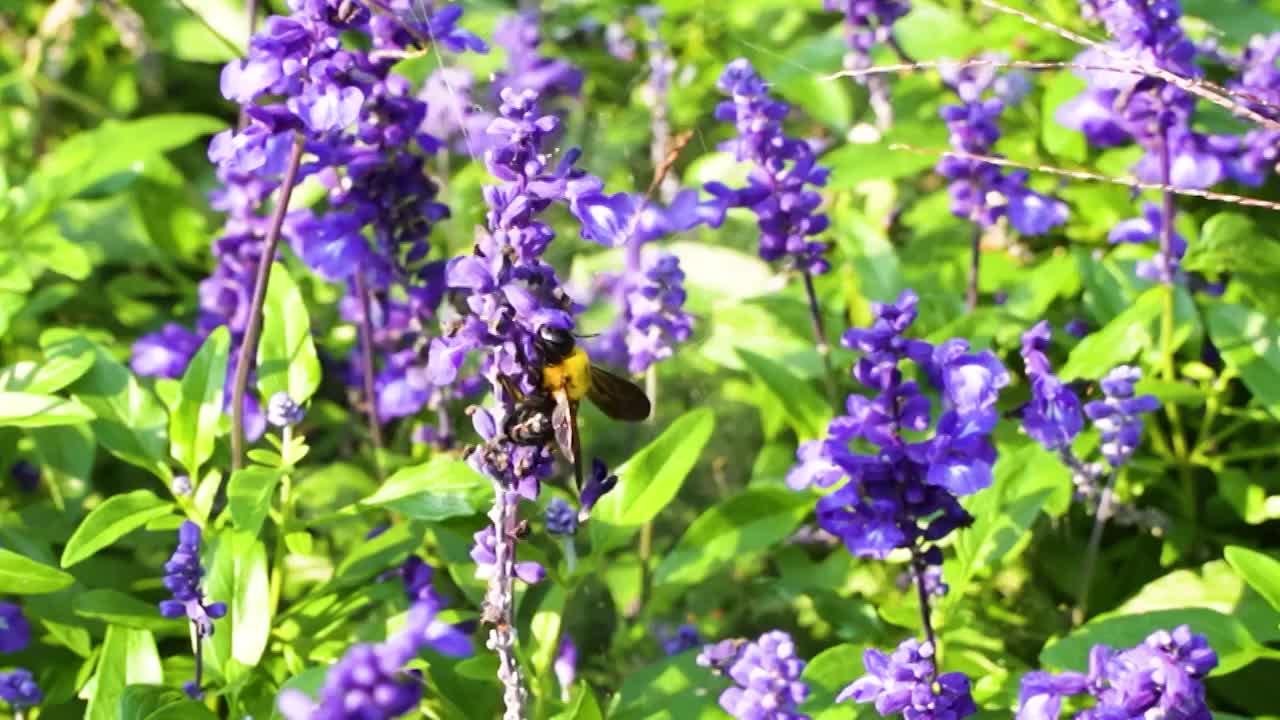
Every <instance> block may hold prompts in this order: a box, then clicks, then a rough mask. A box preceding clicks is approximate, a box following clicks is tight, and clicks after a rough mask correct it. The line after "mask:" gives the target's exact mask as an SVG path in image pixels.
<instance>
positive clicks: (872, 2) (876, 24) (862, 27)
mask: <svg viewBox="0 0 1280 720" xmlns="http://www.w3.org/2000/svg"><path fill="white" fill-rule="evenodd" d="M822 7H823V9H825V10H827V11H828V12H842V13H844V22H845V37H846V39H847V40H848V42H849V55H848V56H847V57H846V58H845V67H846V68H848V69H850V70H856V69H860V68H865V67H870V65H871V49H872V48H874V47H875V46H876V45H880V44H882V43H886V42H888V41H889V40H890V37H891V36H892V34H893V24H894V23H895V22H897V21H898V19H899V18H901V17H902V16H903V15H906V14H907V13H908V12H909V11H910V10H911V3H910V2H908V1H907V0H822Z"/></svg>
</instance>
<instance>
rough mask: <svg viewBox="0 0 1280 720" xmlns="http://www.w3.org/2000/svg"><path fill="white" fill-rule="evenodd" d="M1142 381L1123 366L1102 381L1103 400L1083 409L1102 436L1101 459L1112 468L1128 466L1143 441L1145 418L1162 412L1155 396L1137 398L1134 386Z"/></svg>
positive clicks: (1129, 367) (1138, 373) (1133, 370)
mask: <svg viewBox="0 0 1280 720" xmlns="http://www.w3.org/2000/svg"><path fill="white" fill-rule="evenodd" d="M1141 379H1142V370H1141V369H1140V368H1136V367H1134V366H1132V365H1121V366H1119V367H1117V368H1115V369H1113V370H1112V371H1111V372H1109V373H1107V374H1106V376H1105V377H1103V378H1102V381H1101V386H1102V393H1103V395H1104V396H1105V397H1104V398H1103V399H1102V400H1094V401H1093V402H1091V403H1088V404H1087V405H1085V406H1084V412H1085V415H1088V416H1089V419H1090V420H1092V421H1093V424H1094V427H1096V428H1098V432H1099V433H1100V434H1101V435H1102V456H1103V457H1105V458H1106V459H1107V462H1108V463H1110V464H1111V467H1113V468H1118V467H1120V466H1121V465H1124V464H1125V463H1127V462H1129V458H1131V457H1133V452H1134V450H1136V449H1137V448H1138V443H1139V442H1141V441H1142V426H1143V422H1142V414H1143V413H1149V412H1154V411H1156V410H1159V409H1160V401H1158V400H1156V398H1155V397H1154V396H1152V395H1139V396H1136V397H1135V396H1134V384H1135V383H1137V382H1138V381H1139V380H1141Z"/></svg>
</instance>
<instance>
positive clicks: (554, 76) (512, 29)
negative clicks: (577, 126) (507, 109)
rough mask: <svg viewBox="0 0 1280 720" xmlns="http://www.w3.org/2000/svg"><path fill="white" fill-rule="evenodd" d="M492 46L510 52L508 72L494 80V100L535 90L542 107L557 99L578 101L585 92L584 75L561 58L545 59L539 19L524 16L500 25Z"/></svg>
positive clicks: (527, 15) (510, 18)
mask: <svg viewBox="0 0 1280 720" xmlns="http://www.w3.org/2000/svg"><path fill="white" fill-rule="evenodd" d="M493 42H494V44H495V45H498V46H500V47H502V48H503V49H505V50H506V51H507V66H506V69H504V70H503V71H501V72H499V73H498V74H497V75H495V76H494V78H493V88H492V92H493V96H494V99H495V100H501V99H502V91H504V90H507V89H511V90H514V91H516V92H523V91H525V90H532V91H533V92H534V93H535V94H536V95H537V96H538V97H539V98H540V99H541V100H542V102H543V103H550V102H551V101H552V99H554V98H557V97H562V96H565V97H577V96H578V95H579V94H580V93H581V92H582V77H583V76H582V71H581V70H579V69H578V68H577V67H575V66H574V65H573V63H571V62H569V61H567V60H564V59H562V58H553V57H547V56H546V55H542V54H541V53H540V52H539V48H540V47H541V46H542V29H541V28H540V27H539V26H538V16H537V15H536V14H534V13H528V12H522V13H517V14H515V15H509V16H507V17H505V18H503V19H502V20H501V21H499V22H498V26H497V28H496V29H495V30H494V32H493Z"/></svg>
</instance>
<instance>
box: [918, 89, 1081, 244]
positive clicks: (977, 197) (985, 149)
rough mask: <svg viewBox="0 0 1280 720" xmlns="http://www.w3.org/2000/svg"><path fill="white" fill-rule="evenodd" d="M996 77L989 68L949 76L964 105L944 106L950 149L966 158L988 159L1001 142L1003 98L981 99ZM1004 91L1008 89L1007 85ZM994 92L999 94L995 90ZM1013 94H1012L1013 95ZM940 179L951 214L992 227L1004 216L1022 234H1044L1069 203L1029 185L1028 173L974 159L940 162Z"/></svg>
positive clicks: (1064, 215) (1063, 215)
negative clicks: (943, 181) (945, 185)
mask: <svg viewBox="0 0 1280 720" xmlns="http://www.w3.org/2000/svg"><path fill="white" fill-rule="evenodd" d="M996 81H997V78H996V74H995V72H994V71H993V70H991V68H990V67H974V68H964V69H961V70H960V71H958V72H954V73H951V81H950V84H951V87H952V88H954V89H955V91H956V93H957V94H958V95H959V96H960V99H961V100H962V101H963V103H964V104H963V105H945V106H943V107H942V109H941V111H940V112H941V114H942V119H943V120H945V121H946V123H947V129H948V130H949V131H950V141H951V146H952V147H953V148H955V149H956V150H958V151H960V152H962V153H965V154H968V155H983V156H992V148H993V147H994V146H995V143H996V140H998V139H1000V127H999V125H998V124H997V123H998V121H999V119H1000V114H1001V113H1002V112H1004V107H1005V100H1002V99H1000V98H999V97H987V98H985V99H984V95H986V94H987V92H988V91H989V90H991V89H993V87H995V86H996ZM1004 89H1005V91H1006V92H1005V93H1003V94H1006V95H1008V94H1010V93H1009V92H1008V88H1007V87H1005V88H1004ZM997 94H1001V93H999V92H998V91H997ZM1014 94H1016V93H1014ZM936 170H937V172H938V174H939V175H942V176H943V177H945V178H947V179H948V180H950V181H951V185H950V187H949V188H948V193H949V194H950V195H951V213H952V214H953V215H955V216H956V217H960V218H964V219H966V220H969V221H971V222H974V223H977V224H978V225H979V226H980V227H984V228H986V227H990V226H991V225H994V224H995V223H996V222H997V221H998V220H999V219H1000V218H1001V217H1007V218H1008V219H1009V224H1011V225H1012V226H1013V227H1014V228H1015V229H1016V230H1017V231H1018V232H1020V233H1022V234H1024V235H1043V234H1044V233H1046V232H1048V231H1049V230H1051V229H1053V228H1054V227H1057V226H1058V225H1061V224H1063V223H1064V222H1066V221H1067V205H1066V203H1064V202H1062V201H1061V200H1058V199H1057V198H1054V197H1051V196H1048V195H1042V194H1040V193H1038V192H1035V191H1034V190H1031V189H1030V188H1028V187H1027V178H1028V176H1029V174H1028V173H1027V172H1026V171H1025V170H1015V171H1013V172H1010V173H1008V174H1005V173H1003V172H1001V170H1000V167H999V166H997V165H995V164H993V163H989V162H986V161H984V160H978V159H976V158H968V157H955V156H947V157H944V158H942V159H941V160H939V161H938V164H937V166H936Z"/></svg>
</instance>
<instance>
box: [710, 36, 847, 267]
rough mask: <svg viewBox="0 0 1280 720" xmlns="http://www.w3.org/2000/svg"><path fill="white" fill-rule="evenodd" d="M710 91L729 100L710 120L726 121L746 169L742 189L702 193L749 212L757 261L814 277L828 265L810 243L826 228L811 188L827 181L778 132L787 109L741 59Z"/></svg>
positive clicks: (804, 147) (809, 154) (819, 245)
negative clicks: (757, 241) (774, 262)
mask: <svg viewBox="0 0 1280 720" xmlns="http://www.w3.org/2000/svg"><path fill="white" fill-rule="evenodd" d="M716 87H717V88H719V89H720V91H721V92H723V93H724V94H726V95H728V96H729V97H730V99H729V100H725V101H723V102H721V103H720V105H719V106H718V107H717V108H716V113H715V114H716V118H718V119H719V120H721V121H724V122H732V123H734V125H735V126H736V127H737V130H738V136H737V137H736V138H735V139H734V140H733V141H731V143H730V144H731V146H732V148H733V150H734V153H735V154H736V155H737V158H738V159H739V160H742V161H747V162H750V163H751V164H752V167H753V170H752V173H751V176H750V178H749V179H748V181H747V182H748V184H747V187H745V188H741V189H739V190H731V189H729V188H727V187H724V186H723V185H719V184H709V185H708V186H707V190H708V192H710V193H711V194H712V195H715V196H716V197H717V198H719V200H720V202H721V205H722V207H723V208H725V209H728V208H730V207H744V208H749V209H750V210H751V211H752V212H753V213H755V215H756V218H757V221H758V223H757V224H758V226H759V229H760V257H762V258H764V259H765V260H783V261H784V264H785V265H786V266H787V267H792V268H795V269H798V270H802V271H804V272H807V273H810V274H813V275H820V274H822V273H825V272H826V271H827V270H828V269H829V268H830V264H829V263H828V262H827V259H826V258H825V257H824V255H825V254H826V251H827V248H828V247H829V246H828V244H827V243H823V242H818V241H816V240H813V239H812V238H813V237H815V236H817V235H821V234H822V233H823V232H825V231H826V229H827V226H828V225H829V224H830V221H829V220H828V218H827V216H826V215H825V214H823V213H820V212H818V206H819V205H821V204H822V198H821V196H819V195H818V193H817V191H816V190H815V189H814V188H818V187H822V186H823V185H825V184H826V182H827V174H828V171H827V170H826V168H822V167H819V166H818V165H817V160H816V158H815V157H814V153H813V149H812V148H811V147H810V146H809V144H808V143H807V142H805V141H803V140H799V139H796V138H790V137H787V136H786V135H784V134H783V132H782V120H783V118H785V117H786V115H787V112H788V111H789V108H788V107H787V105H786V103H783V102H781V101H779V100H775V99H773V98H772V97H771V96H770V95H769V92H768V87H767V86H766V84H765V82H764V80H763V79H762V78H761V77H760V76H759V75H757V74H756V71H755V68H753V67H752V66H751V63H750V62H748V61H747V60H745V59H742V58H739V59H738V60H734V61H733V62H731V63H729V65H728V66H726V67H725V70H724V73H723V74H722V75H721V76H720V80H719V82H718V83H717V84H716Z"/></svg>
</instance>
